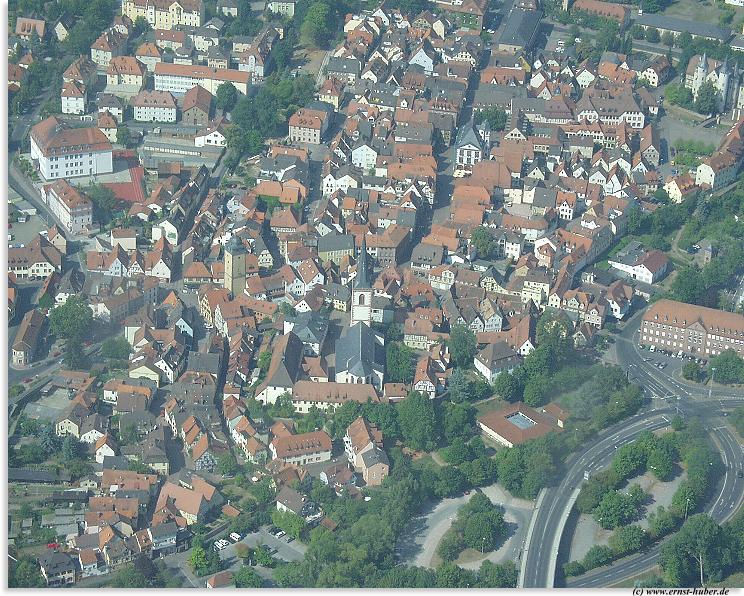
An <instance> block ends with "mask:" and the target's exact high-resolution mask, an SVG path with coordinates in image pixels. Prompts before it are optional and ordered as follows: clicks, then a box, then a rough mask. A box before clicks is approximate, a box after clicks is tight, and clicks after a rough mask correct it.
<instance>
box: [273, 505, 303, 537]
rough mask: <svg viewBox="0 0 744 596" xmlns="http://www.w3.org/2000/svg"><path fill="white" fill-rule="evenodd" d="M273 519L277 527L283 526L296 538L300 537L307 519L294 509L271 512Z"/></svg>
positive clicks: (283, 528)
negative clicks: (294, 511) (293, 510)
mask: <svg viewBox="0 0 744 596" xmlns="http://www.w3.org/2000/svg"><path fill="white" fill-rule="evenodd" d="M271 521H272V523H273V524H274V525H275V526H276V527H277V528H281V529H282V530H284V531H285V532H286V533H287V534H289V535H290V536H292V538H296V539H298V538H299V537H300V535H301V534H302V531H303V530H304V529H305V526H306V523H305V520H304V519H302V518H301V517H300V516H299V515H297V514H296V513H293V512H292V511H279V510H275V511H273V512H272V513H271Z"/></svg>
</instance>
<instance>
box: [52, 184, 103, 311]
mask: <svg viewBox="0 0 744 596" xmlns="http://www.w3.org/2000/svg"><path fill="white" fill-rule="evenodd" d="M84 192H85V194H86V195H87V196H88V198H89V199H90V200H91V202H92V203H93V209H94V211H95V216H96V219H97V220H98V221H100V222H102V223H106V222H108V221H109V220H111V218H112V216H113V211H114V209H115V208H116V195H115V194H114V191H112V190H111V189H110V188H108V187H106V186H103V184H90V185H88V186H86V187H85V189H84ZM55 310H57V309H55Z"/></svg>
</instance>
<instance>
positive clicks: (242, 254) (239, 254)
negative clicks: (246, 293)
mask: <svg viewBox="0 0 744 596" xmlns="http://www.w3.org/2000/svg"><path fill="white" fill-rule="evenodd" d="M247 254H248V251H247V250H246V249H245V246H243V243H242V242H241V241H240V238H238V237H237V236H233V237H232V238H230V240H228V242H227V244H225V287H226V288H227V289H228V290H230V291H231V292H232V295H233V296H239V295H240V294H242V293H243V290H245V278H246V267H245V258H246V255H247Z"/></svg>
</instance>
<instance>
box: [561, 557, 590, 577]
mask: <svg viewBox="0 0 744 596" xmlns="http://www.w3.org/2000/svg"><path fill="white" fill-rule="evenodd" d="M585 571H586V570H585V569H584V566H583V565H582V564H581V562H579V561H571V562H569V563H566V564H564V565H563V575H565V576H566V577H575V576H577V575H583V574H584V572H585Z"/></svg>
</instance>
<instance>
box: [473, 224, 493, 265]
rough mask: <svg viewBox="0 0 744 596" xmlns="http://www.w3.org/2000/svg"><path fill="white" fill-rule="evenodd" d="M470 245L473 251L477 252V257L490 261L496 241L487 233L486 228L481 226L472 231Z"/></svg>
mask: <svg viewBox="0 0 744 596" xmlns="http://www.w3.org/2000/svg"><path fill="white" fill-rule="evenodd" d="M470 243H471V244H472V246H473V247H475V250H476V251H478V256H479V257H481V258H482V259H490V258H491V257H492V256H493V254H494V253H495V252H496V247H497V244H496V239H495V238H494V237H493V234H491V232H489V231H488V228H485V227H483V226H480V227H478V228H475V229H474V230H473V232H472V234H471V235H470Z"/></svg>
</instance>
